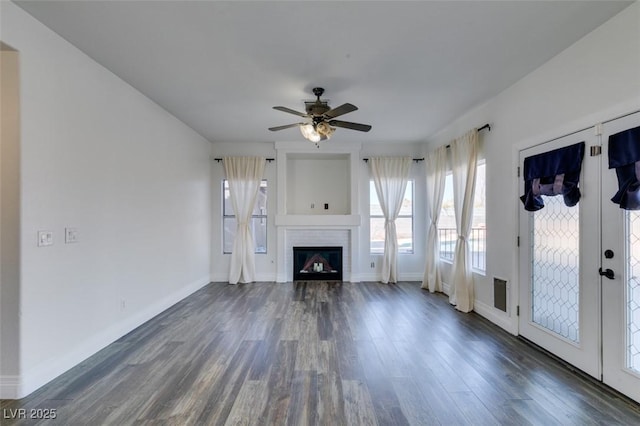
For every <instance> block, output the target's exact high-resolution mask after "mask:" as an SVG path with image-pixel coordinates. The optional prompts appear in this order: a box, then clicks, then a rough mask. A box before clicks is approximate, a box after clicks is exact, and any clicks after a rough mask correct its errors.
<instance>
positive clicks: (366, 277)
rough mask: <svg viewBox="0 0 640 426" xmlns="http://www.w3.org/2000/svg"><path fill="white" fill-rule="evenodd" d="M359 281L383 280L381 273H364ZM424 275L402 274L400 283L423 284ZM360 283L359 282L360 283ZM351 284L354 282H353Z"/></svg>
mask: <svg viewBox="0 0 640 426" xmlns="http://www.w3.org/2000/svg"><path fill="white" fill-rule="evenodd" d="M358 278H360V280H359V281H373V282H380V279H381V278H382V277H381V275H380V273H379V272H363V273H361V274H360V275H359V277H358ZM423 278H424V275H423V274H422V273H421V272H415V273H400V274H398V281H419V282H422V279H423ZM359 281H358V282H359ZM351 282H354V281H353V280H352V281H351Z"/></svg>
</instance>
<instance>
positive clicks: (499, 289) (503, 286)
mask: <svg viewBox="0 0 640 426" xmlns="http://www.w3.org/2000/svg"><path fill="white" fill-rule="evenodd" d="M493 307H494V308H496V309H500V310H501V311H503V312H507V280H503V279H501V278H496V277H493Z"/></svg>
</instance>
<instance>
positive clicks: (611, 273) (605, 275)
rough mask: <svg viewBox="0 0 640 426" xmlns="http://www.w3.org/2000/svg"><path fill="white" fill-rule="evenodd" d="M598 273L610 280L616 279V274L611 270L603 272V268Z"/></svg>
mask: <svg viewBox="0 0 640 426" xmlns="http://www.w3.org/2000/svg"><path fill="white" fill-rule="evenodd" d="M598 273H600V275H602V276H603V277H607V278H609V279H610V280H612V279H614V278H615V277H616V274H615V273H614V272H613V271H612V270H611V269H609V268H607V269H605V270H604V271H603V270H602V268H600V269H598Z"/></svg>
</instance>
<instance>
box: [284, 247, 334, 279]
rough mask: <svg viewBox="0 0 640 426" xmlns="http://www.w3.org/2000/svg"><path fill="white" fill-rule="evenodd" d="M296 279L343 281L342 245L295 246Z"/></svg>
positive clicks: (294, 275) (294, 269)
mask: <svg viewBox="0 0 640 426" xmlns="http://www.w3.org/2000/svg"><path fill="white" fill-rule="evenodd" d="M293 280H294V281H312V280H313V281H318V280H320V281H342V247H293Z"/></svg>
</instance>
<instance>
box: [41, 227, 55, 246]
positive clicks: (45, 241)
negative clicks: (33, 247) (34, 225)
mask: <svg viewBox="0 0 640 426" xmlns="http://www.w3.org/2000/svg"><path fill="white" fill-rule="evenodd" d="M52 245H53V232H51V231H38V247H46V246H52Z"/></svg>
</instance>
